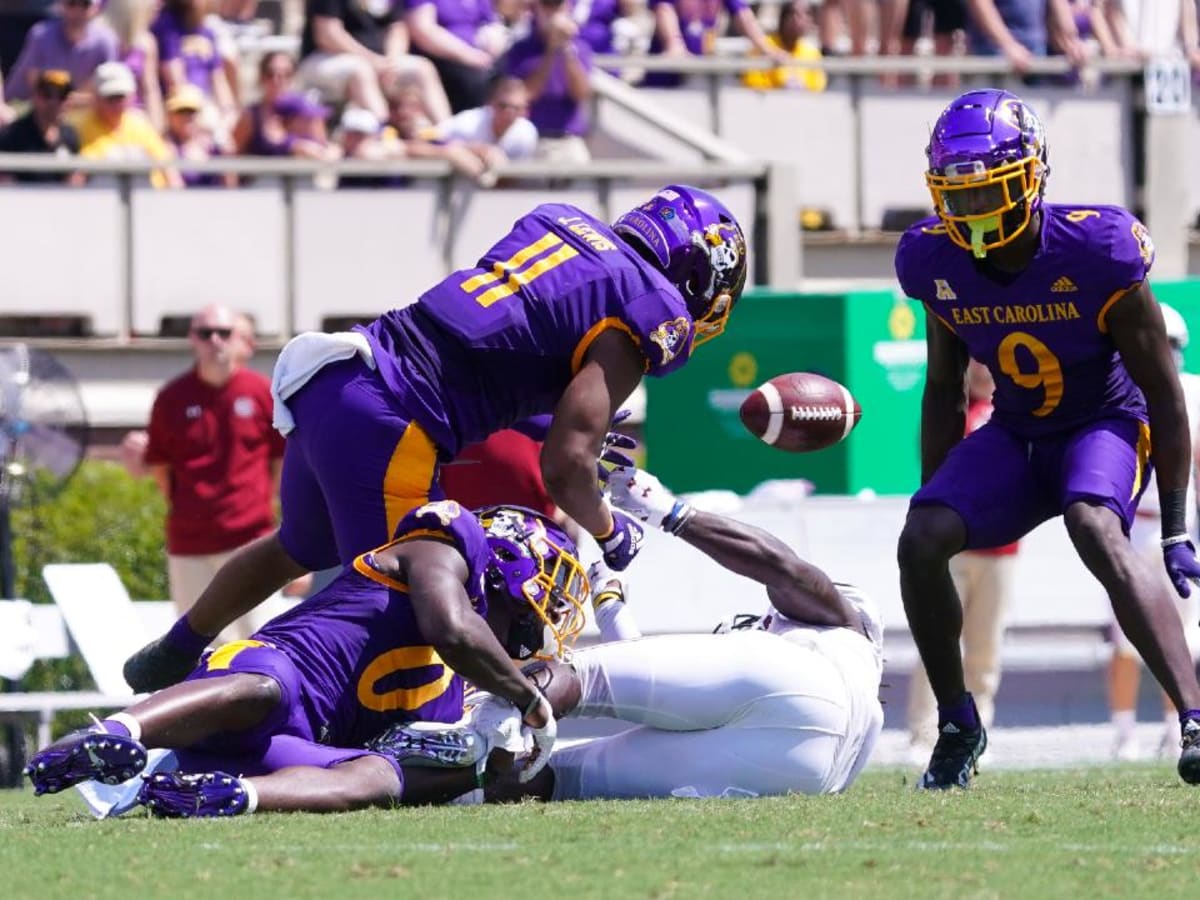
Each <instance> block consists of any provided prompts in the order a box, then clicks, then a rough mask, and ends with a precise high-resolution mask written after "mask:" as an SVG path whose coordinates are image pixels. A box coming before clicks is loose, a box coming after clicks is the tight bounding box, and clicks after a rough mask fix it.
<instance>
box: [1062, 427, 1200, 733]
mask: <svg viewBox="0 0 1200 900" xmlns="http://www.w3.org/2000/svg"><path fill="white" fill-rule="evenodd" d="M1148 448H1149V436H1148V434H1147V433H1145V432H1144V430H1143V428H1141V427H1139V425H1138V423H1136V422H1130V421H1126V420H1118V419H1110V420H1104V421H1101V422H1097V423H1093V424H1091V425H1089V426H1087V427H1086V428H1084V429H1081V430H1080V431H1079V432H1078V433H1077V434H1076V435H1075V436H1073V438H1072V440H1071V442H1070V444H1069V445H1068V446H1067V447H1066V449H1065V451H1064V455H1063V462H1062V467H1061V468H1062V471H1063V473H1064V483H1063V495H1062V503H1063V507H1064V512H1063V518H1064V521H1065V523H1066V526H1067V533H1068V534H1069V535H1070V537H1071V542H1072V543H1073V544H1074V545H1075V549H1076V550H1077V551H1078V553H1079V557H1080V559H1081V560H1083V563H1084V565H1085V566H1087V567H1088V569H1089V570H1090V571H1091V572H1092V574H1093V575H1095V576H1096V578H1097V579H1098V580H1099V581H1100V583H1101V585H1103V586H1104V589H1105V591H1107V593H1108V596H1109V599H1110V601H1111V602H1112V605H1113V612H1114V613H1115V614H1116V617H1117V622H1118V623H1119V624H1120V626H1121V630H1122V631H1124V632H1125V635H1126V636H1127V637H1128V638H1129V640H1130V642H1131V643H1132V644H1133V646H1134V647H1135V648H1137V650H1138V652H1139V653H1140V654H1141V656H1142V659H1143V660H1145V661H1146V665H1147V666H1148V667H1149V669H1150V671H1151V672H1153V673H1154V676H1155V677H1156V678H1157V679H1158V681H1159V684H1161V685H1162V687H1163V689H1164V690H1165V691H1166V692H1167V695H1168V696H1169V697H1170V698H1171V702H1172V703H1174V704H1175V706H1176V707H1177V708H1178V709H1181V710H1189V709H1197V708H1200V686H1198V685H1197V683H1196V673H1195V671H1194V670H1193V668H1192V659H1191V654H1190V653H1189V652H1188V648H1187V643H1186V641H1185V640H1184V637H1183V629H1182V627H1181V626H1180V624H1179V613H1178V611H1177V610H1176V607H1175V602H1174V599H1173V598H1172V597H1171V596H1170V594H1169V593H1168V591H1167V589H1166V586H1165V584H1164V583H1163V580H1162V578H1161V577H1159V575H1158V573H1157V572H1155V571H1154V570H1153V569H1152V568H1151V567H1150V566H1149V565H1148V564H1147V563H1146V561H1145V560H1144V559H1143V558H1142V557H1141V556H1139V555H1138V553H1137V552H1136V551H1135V550H1134V548H1133V546H1132V545H1131V544H1130V542H1129V538H1128V533H1129V528H1130V525H1131V523H1132V522H1133V516H1134V510H1135V509H1136V507H1137V501H1138V499H1139V497H1140V490H1139V486H1140V485H1141V484H1142V482H1143V479H1144V478H1145V475H1146V473H1145V464H1146V459H1147V456H1148Z"/></svg>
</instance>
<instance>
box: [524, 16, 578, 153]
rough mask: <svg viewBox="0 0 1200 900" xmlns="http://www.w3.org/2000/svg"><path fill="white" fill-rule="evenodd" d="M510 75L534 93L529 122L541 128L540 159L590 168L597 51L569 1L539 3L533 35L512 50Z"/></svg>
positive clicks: (538, 128)
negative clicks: (581, 34) (581, 32)
mask: <svg viewBox="0 0 1200 900" xmlns="http://www.w3.org/2000/svg"><path fill="white" fill-rule="evenodd" d="M507 66H508V72H509V74H510V75H515V76H516V77H518V78H522V79H524V81H525V87H526V88H528V90H529V101H530V107H529V120H530V121H531V122H533V124H534V125H535V126H536V127H537V132H538V145H537V155H538V158H540V159H546V160H551V161H555V162H575V163H578V162H587V161H588V160H590V159H591V152H590V151H589V150H588V146H587V142H586V140H585V139H584V138H585V136H586V135H587V133H588V100H589V99H590V98H591V95H592V85H591V71H592V48H591V47H589V46H588V45H587V43H586V42H584V40H583V39H582V38H580V37H579V26H578V25H577V24H576V23H575V20H574V19H572V18H571V14H570V10H569V9H568V7H567V3H566V0H537V2H536V4H535V5H534V9H533V31H532V32H531V33H530V34H529V36H528V37H527V38H525V39H524V40H520V41H518V42H517V43H515V44H513V46H512V49H510V50H509V53H508V62H507Z"/></svg>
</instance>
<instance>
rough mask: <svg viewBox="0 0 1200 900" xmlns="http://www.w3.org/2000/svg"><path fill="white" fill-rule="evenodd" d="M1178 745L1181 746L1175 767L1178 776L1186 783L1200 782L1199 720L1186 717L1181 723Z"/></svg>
mask: <svg viewBox="0 0 1200 900" xmlns="http://www.w3.org/2000/svg"><path fill="white" fill-rule="evenodd" d="M1179 746H1180V747H1182V748H1183V749H1182V750H1181V751H1180V753H1179V765H1178V767H1177V770H1178V772H1179V777H1180V778H1182V779H1183V780H1184V781H1186V782H1187V783H1188V784H1200V721H1197V720H1196V719H1188V720H1187V721H1186V722H1184V723H1183V737H1182V739H1181V740H1180V741H1179Z"/></svg>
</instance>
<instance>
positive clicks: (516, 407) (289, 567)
mask: <svg viewBox="0 0 1200 900" xmlns="http://www.w3.org/2000/svg"><path fill="white" fill-rule="evenodd" d="M746 250H747V248H746V240H745V236H744V234H743V233H742V229H741V227H740V226H739V225H738V223H737V221H736V219H735V218H734V216H733V214H732V213H731V212H730V211H729V210H728V209H727V208H726V207H725V205H724V204H722V203H721V202H720V201H719V200H718V199H717V198H716V197H714V196H712V195H711V194H709V193H707V192H705V191H702V190H698V189H696V188H691V187H687V186H685V185H670V186H668V187H665V188H663V189H662V190H660V191H659V192H658V193H657V194H655V195H654V196H653V197H651V198H649V200H648V201H647V202H646V203H643V204H641V205H640V206H638V207H637V208H636V209H632V210H630V211H629V212H627V213H625V214H624V215H623V216H621V217H620V218H619V219H617V221H616V222H615V223H614V224H613V225H612V226H610V225H608V224H607V223H605V222H601V221H600V220H598V219H596V218H594V217H593V216H591V215H589V214H588V213H587V212H585V211H583V210H581V209H579V208H577V207H574V206H571V205H569V204H565V203H548V204H543V205H542V206H539V207H537V208H535V209H534V210H532V211H531V212H529V213H527V214H526V215H523V216H521V217H520V218H519V219H518V220H517V221H516V223H515V224H514V225H513V227H512V229H511V231H510V232H509V233H508V235H506V236H505V237H503V238H501V240H500V241H499V242H498V243H496V245H495V246H493V247H492V248H491V249H490V250H488V251H487V252H486V253H485V254H484V255H483V257H482V258H481V259H480V260H479V262H478V264H477V265H476V266H474V267H472V268H469V269H464V270H462V271H459V272H455V273H454V274H452V275H450V276H449V277H447V278H446V279H444V280H443V281H442V282H440V283H439V284H436V285H434V286H433V287H432V288H431V289H430V290H428V291H426V292H425V293H424V294H423V295H422V296H421V297H419V298H418V299H417V300H416V302H414V303H411V304H409V305H406V306H404V308H402V309H398V310H393V311H391V312H388V313H385V314H384V315H383V316H381V317H380V318H379V319H377V320H376V321H374V322H372V323H371V324H369V325H366V326H363V327H361V328H358V329H356V330H355V331H354V332H351V333H342V334H334V335H330V334H318V333H309V334H303V335H299V336H298V337H296V338H295V339H294V340H292V341H291V342H290V343H289V344H288V345H287V346H286V347H285V348H284V349H283V352H282V353H280V355H279V359H278V361H277V362H276V364H275V371H274V376H273V379H272V392H273V394H274V395H275V418H276V424H277V425H278V427H279V428H280V430H281V431H283V432H284V433H286V434H287V435H288V443H287V451H286V455H285V457H284V463H283V481H282V484H281V486H280V500H281V503H282V508H283V510H282V518H281V521H280V526H279V530H278V532H276V533H275V534H273V535H270V536H268V537H266V538H263V539H261V540H259V541H256V542H253V543H251V544H249V545H248V546H247V547H245V548H243V549H242V550H239V551H238V552H237V554H235V555H234V556H233V557H232V558H231V559H230V560H229V561H228V562H227V563H226V564H225V565H224V566H223V567H222V568H221V569H220V571H218V572H217V574H216V575H215V576H214V578H213V581H212V583H211V584H210V586H209V587H208V589H207V590H205V592H204V593H203V594H202V595H201V596H200V598H199V599H198V600H197V601H196V604H195V605H194V606H193V607H192V608H191V609H190V610H189V611H188V614H187V615H186V616H184V617H182V618H181V619H180V620H179V621H178V622H177V623H176V625H175V626H174V627H173V628H172V629H171V631H170V632H169V633H168V634H167V635H166V636H164V637H163V638H160V639H159V640H157V641H155V642H154V643H152V644H150V645H148V646H147V647H146V648H143V650H141V651H139V652H138V653H137V654H135V655H134V656H133V657H131V658H130V660H129V661H128V662H127V663H126V667H125V677H126V680H127V681H128V682H129V685H130V687H132V688H133V689H134V690H154V689H156V688H161V687H166V686H167V685H168V684H172V683H174V682H175V681H178V680H179V679H180V678H182V677H183V676H184V675H186V674H187V673H188V672H189V671H190V670H191V669H192V667H193V666H194V665H195V662H196V660H197V659H198V658H199V656H200V652H201V651H202V650H203V649H204V647H206V646H207V645H208V643H209V641H210V636H211V635H214V634H216V633H217V632H218V631H219V630H220V629H221V628H223V627H225V626H226V625H227V624H228V623H229V622H231V621H233V620H234V619H235V618H237V617H238V616H239V615H242V614H244V613H245V612H247V611H248V610H250V609H252V608H253V607H254V606H255V605H257V604H258V603H260V602H261V601H262V600H263V599H265V598H266V597H267V595H269V594H270V593H271V592H272V591H274V590H276V589H278V588H279V587H280V586H281V585H283V584H284V583H286V582H287V581H288V580H290V579H292V578H295V577H296V576H297V575H299V574H301V573H303V572H306V571H313V570H318V569H323V568H326V567H329V566H332V565H337V564H339V563H340V564H343V565H344V564H346V563H348V562H349V561H350V560H352V559H354V557H355V556H357V555H358V554H360V553H364V552H366V551H367V550H370V549H371V548H372V547H378V546H380V545H382V544H384V543H386V542H387V541H388V540H390V539H391V537H392V535H393V533H394V531H395V526H396V523H397V522H398V521H399V520H400V518H402V517H403V515H404V514H405V513H406V512H408V511H409V510H411V509H414V508H416V507H418V506H421V505H422V504H423V503H426V502H428V501H429V500H431V499H440V498H441V497H443V496H444V495H443V494H442V492H441V488H440V487H439V485H438V482H437V472H438V466H439V464H440V463H443V462H446V461H447V460H449V459H452V458H453V457H454V456H455V455H456V454H457V453H458V452H459V450H461V449H462V447H464V446H466V445H467V444H471V443H474V442H475V441H479V440H482V439H483V438H485V437H487V436H488V435H489V434H491V433H492V432H493V431H496V430H498V429H501V428H506V427H508V426H510V425H512V424H514V423H515V422H517V421H519V420H522V419H525V418H527V417H529V416H532V415H537V414H545V413H554V420H553V424H552V426H551V427H550V431H549V433H548V434H547V435H546V441H545V444H544V445H543V448H542V453H541V464H542V474H543V476H544V480H545V483H546V487H547V489H548V490H549V492H550V495H551V497H552V498H553V499H554V501H555V503H556V504H557V505H558V506H559V507H561V509H562V510H563V512H565V513H566V514H567V515H568V516H570V517H571V518H572V519H573V520H574V521H576V522H578V523H579V525H580V526H581V527H583V528H584V529H586V530H587V531H588V532H589V533H591V534H592V535H593V536H595V537H596V539H597V541H598V542H599V544H600V546H601V548H602V549H603V551H604V555H605V559H606V560H607V561H608V563H609V565H610V566H611V567H612V568H614V569H623V568H625V566H627V565H628V564H629V562H630V560H632V559H633V557H634V555H635V554H636V553H637V549H638V547H639V545H640V543H641V530H640V528H639V526H638V525H637V523H636V522H633V521H632V520H630V519H629V518H628V517H627V516H623V515H621V514H620V513H617V514H615V515H614V514H613V512H612V510H611V509H610V508H609V507H608V506H606V505H605V504H604V503H602V502H601V501H600V498H599V495H598V494H597V492H596V482H595V473H594V465H595V454H596V448H597V447H598V446H599V445H600V443H601V441H602V440H603V437H604V434H605V432H606V431H607V430H608V426H609V422H610V421H611V420H612V417H613V415H614V413H615V412H616V411H617V409H618V408H619V406H620V405H621V403H622V402H623V401H624V400H625V398H626V397H628V396H629V394H630V392H632V391H633V389H634V388H635V387H636V386H637V384H638V382H639V381H640V380H641V379H642V377H643V376H644V375H647V374H648V375H654V376H661V375H668V374H670V373H671V372H673V371H675V370H676V369H678V368H680V367H682V366H683V365H685V364H686V363H687V361H688V359H689V358H690V357H691V354H692V350H693V349H694V347H696V346H698V345H699V344H701V343H703V342H704V341H706V340H709V339H711V338H713V337H716V336H717V335H719V334H720V333H721V332H722V331H723V330H724V328H725V323H726V320H727V319H728V317H729V315H730V313H731V312H732V310H733V307H734V305H735V304H736V303H737V300H738V297H739V296H740V294H741V293H742V289H743V287H744V285H745V281H746V270H747V268H746V267H747V255H746ZM405 299H406V300H407V299H408V298H405Z"/></svg>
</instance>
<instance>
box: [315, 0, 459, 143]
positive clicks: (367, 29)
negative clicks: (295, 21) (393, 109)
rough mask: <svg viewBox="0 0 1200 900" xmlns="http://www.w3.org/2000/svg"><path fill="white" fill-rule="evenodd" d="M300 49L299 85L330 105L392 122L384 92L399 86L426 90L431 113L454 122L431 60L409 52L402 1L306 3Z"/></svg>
mask: <svg viewBox="0 0 1200 900" xmlns="http://www.w3.org/2000/svg"><path fill="white" fill-rule="evenodd" d="M305 11H306V15H305V20H304V33H303V36H302V38H301V44H300V68H299V70H298V72H297V75H298V77H299V80H300V82H301V83H302V84H303V85H304V86H306V87H310V88H315V89H316V90H318V91H319V92H320V93H321V96H322V98H323V99H324V100H325V101H326V102H335V103H350V104H353V105H354V106H361V107H362V108H363V109H368V110H370V111H371V112H372V113H374V114H375V116H376V117H377V118H379V119H383V118H386V117H387V112H388V110H387V101H386V100H385V93H386V92H387V91H389V90H391V89H392V88H393V87H395V86H396V85H397V84H399V83H400V82H411V83H413V84H416V85H417V86H418V87H419V88H420V89H421V100H422V103H423V105H424V107H425V111H426V113H427V114H428V115H429V116H430V117H431V118H432V119H433V120H434V121H441V120H443V119H447V118H449V117H450V103H449V101H448V100H447V99H446V92H445V90H444V89H443V88H442V83H441V81H440V80H439V78H438V73H437V70H436V69H435V68H434V66H433V64H432V63H430V61H429V60H427V59H424V58H423V57H420V56H415V55H413V54H410V53H409V46H408V44H409V34H408V27H407V26H406V25H405V22H404V18H403V4H402V3H401V2H399V0H390V2H389V0H381V2H373V3H363V2H359V0H307V6H306V7H305Z"/></svg>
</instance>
